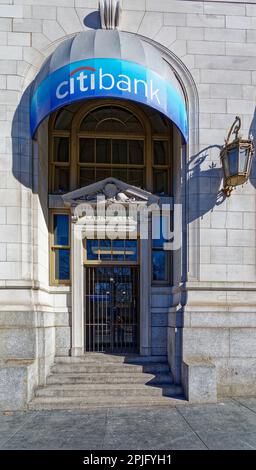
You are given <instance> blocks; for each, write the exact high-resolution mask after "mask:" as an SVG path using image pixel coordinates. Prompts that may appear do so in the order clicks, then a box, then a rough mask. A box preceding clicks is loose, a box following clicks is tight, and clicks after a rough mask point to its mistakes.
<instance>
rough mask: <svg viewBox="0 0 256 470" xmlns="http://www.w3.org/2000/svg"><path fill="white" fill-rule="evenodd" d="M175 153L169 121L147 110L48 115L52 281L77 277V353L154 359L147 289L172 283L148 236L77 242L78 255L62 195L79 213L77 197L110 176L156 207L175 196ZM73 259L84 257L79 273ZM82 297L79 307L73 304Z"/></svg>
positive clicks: (167, 260)
mask: <svg viewBox="0 0 256 470" xmlns="http://www.w3.org/2000/svg"><path fill="white" fill-rule="evenodd" d="M172 153H173V125H172V123H171V122H170V121H169V120H168V119H167V118H165V117H164V116H163V115H161V114H160V113H159V112H157V111H155V110H152V109H150V108H148V107H147V106H142V105H135V104H131V103H129V102H125V101H122V102H120V101H118V100H106V99H105V100H95V101H91V102H89V103H86V104H84V103H77V104H75V105H71V106H68V107H66V108H62V109H61V110H60V111H58V112H56V113H55V114H54V115H52V116H51V119H50V122H49V194H50V196H51V200H52V201H53V200H55V203H54V209H52V210H51V213H50V221H51V223H50V226H51V239H50V240H51V246H50V259H51V263H50V264H51V282H52V283H53V284H56V285H61V284H69V283H70V282H71V277H72V297H73V308H72V315H73V319H74V321H73V323H72V329H73V330H74V332H75V330H77V331H78V330H79V331H80V332H81V327H82V329H83V330H84V332H83V334H82V335H80V336H81V337H80V341H79V344H80V346H79V354H81V348H84V350H85V351H111V352H120V353H127V352H138V351H139V350H140V351H141V352H142V351H144V353H146V354H149V351H150V350H151V345H150V331H149V330H150V327H149V323H150V315H151V312H150V298H149V297H150V289H151V286H159V287H161V286H162V287H163V286H167V285H169V284H170V283H171V277H172V272H171V266H172V264H171V257H170V253H168V252H167V251H165V250H164V249H163V240H162V239H161V238H160V239H159V240H154V243H151V240H150V239H149V238H148V239H147V240H143V241H142V240H139V239H136V240H130V239H129V240H128V239H126V238H125V237H124V238H121V239H120V237H118V239H117V240H113V239H112V240H110V239H108V237H105V238H102V236H100V237H99V236H96V237H95V236H92V237H89V238H88V237H86V239H85V240H83V243H81V242H80V245H79V243H78V244H77V247H78V254H77V255H76V254H75V246H74V243H73V246H72V236H71V234H70V217H71V215H72V209H71V210H66V209H65V208H64V207H63V206H62V207H59V208H58V204H59V203H60V196H63V199H64V201H65V202H66V203H67V202H68V203H69V201H70V200H72V205H73V207H74V198H75V196H77V197H78V200H79V201H81V195H82V193H83V197H85V193H84V191H85V192H86V188H92V189H91V190H90V191H91V192H93V189H94V185H95V184H100V183H101V182H104V181H106V179H108V178H113V179H114V180H115V181H119V183H118V184H119V185H120V183H121V184H125V185H126V186H125V187H124V188H123V191H125V190H126V189H127V187H129V190H130V192H131V191H135V192H136V191H137V192H140V193H138V194H140V195H143V193H145V194H144V200H145V198H146V199H147V198H149V195H150V194H151V196H150V200H153V199H154V198H155V199H154V200H155V201H156V200H159V199H160V200H161V198H164V199H166V198H167V199H168V198H171V195H172V178H173V172H172ZM112 183H113V181H112ZM79 188H80V189H79ZM119 190H120V188H119ZM81 192H82V193H81ZM90 194H91V193H90ZM138 194H136V196H138ZM153 195H154V196H153ZM86 197H87V200H88V195H87V196H86ZM133 199H134V198H133ZM66 205H67V204H66ZM143 245H144V248H143ZM81 247H82V248H81ZM81 249H82V252H81ZM76 256H78V258H79V257H80V258H81V256H82V264H83V269H82V270H81V269H80V270H79V269H78V265H77V261H76V259H75V257H76ZM71 260H72V262H71ZM71 265H72V266H73V274H72V276H71V271H72V269H70V266H71ZM78 272H79V273H80V275H78ZM77 276H79V279H80V280H78V279H77ZM141 279H142V280H143V282H142V283H141V282H140V280H141ZM78 286H80V287H79V288H80V290H81V289H82V291H81V292H80V294H79V293H78ZM79 295H80V302H78V301H77V298H76V299H75V297H77V296H79ZM77 309H78V310H79V311H80V317H79V318H80V323H79V325H80V327H79V328H77V327H76V321H77V318H78V315H76V311H77ZM82 309H83V311H84V317H83V322H82V323H81V310H82ZM82 325H83V326H82ZM141 325H142V326H141ZM142 337H144V340H143V339H142ZM145 340H146V341H145ZM74 342H76V339H74V340H73V343H74ZM82 343H83V346H82V345H81V344H82ZM145 344H146V345H145ZM75 350H77V349H75Z"/></svg>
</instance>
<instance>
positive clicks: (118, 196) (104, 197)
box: [62, 177, 159, 207]
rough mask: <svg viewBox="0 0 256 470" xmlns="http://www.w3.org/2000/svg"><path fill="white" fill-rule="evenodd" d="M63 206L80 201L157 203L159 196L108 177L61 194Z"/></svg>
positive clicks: (76, 203)
mask: <svg viewBox="0 0 256 470" xmlns="http://www.w3.org/2000/svg"><path fill="white" fill-rule="evenodd" d="M62 199H63V202H64V205H65V206H69V207H76V206H77V205H79V204H81V203H88V204H92V205H94V204H96V203H103V204H106V205H109V204H111V203H119V204H123V205H129V204H144V205H151V204H154V203H158V201H159V197H158V196H155V195H153V194H151V193H149V192H148V191H145V190H143V189H140V188H137V187H135V186H131V185H129V184H127V183H124V182H123V181H120V180H118V179H117V178H113V177H109V178H106V179H104V180H102V181H99V182H97V183H93V184H90V185H89V186H85V187H83V188H80V189H76V190H75V191H71V192H70V193H66V194H64V195H63V196H62Z"/></svg>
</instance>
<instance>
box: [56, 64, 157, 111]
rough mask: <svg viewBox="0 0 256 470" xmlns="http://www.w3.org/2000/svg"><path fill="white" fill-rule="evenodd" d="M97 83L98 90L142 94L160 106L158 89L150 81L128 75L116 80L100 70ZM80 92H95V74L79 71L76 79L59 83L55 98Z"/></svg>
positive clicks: (120, 75)
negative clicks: (114, 89)
mask: <svg viewBox="0 0 256 470" xmlns="http://www.w3.org/2000/svg"><path fill="white" fill-rule="evenodd" d="M98 83H99V89H100V90H107V91H109V90H112V89H113V88H117V89H118V90H120V91H125V92H128V93H134V94H135V95H138V94H141V93H142V94H144V95H145V97H146V98H149V99H150V100H152V101H153V100H156V102H157V103H158V104H159V105H160V104H161V103H160V99H159V92H160V90H159V88H155V87H154V84H153V81H152V79H151V80H149V81H148V82H146V81H145V80H139V79H137V78H130V77H129V76H128V75H123V74H119V75H118V76H117V78H115V77H114V75H112V74H111V73H103V70H102V69H101V68H100V69H99V72H98ZM77 87H78V90H80V92H85V93H86V92H87V91H93V90H95V73H90V74H88V73H85V72H84V71H81V72H80V73H78V74H77V75H76V77H73V76H71V77H70V79H69V80H64V81H63V82H61V83H60V84H59V85H58V87H57V89H56V98H58V99H59V100H62V99H64V98H66V97H67V96H68V95H74V94H75V93H76V89H77Z"/></svg>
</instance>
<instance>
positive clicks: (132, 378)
mask: <svg viewBox="0 0 256 470" xmlns="http://www.w3.org/2000/svg"><path fill="white" fill-rule="evenodd" d="M172 382H173V381H172V377H171V375H170V374H168V373H165V374H161V373H158V374H143V373H141V372H136V373H133V374H132V373H126V372H123V373H122V374H117V373H112V374H111V373H104V372H101V373H91V374H85V373H72V374H68V373H65V374H56V373H55V374H51V375H49V376H48V377H47V384H49V385H50V384H56V385H57V384H89V383H98V384H104V383H106V384H111V383H119V384H127V383H142V384H146V383H150V384H172Z"/></svg>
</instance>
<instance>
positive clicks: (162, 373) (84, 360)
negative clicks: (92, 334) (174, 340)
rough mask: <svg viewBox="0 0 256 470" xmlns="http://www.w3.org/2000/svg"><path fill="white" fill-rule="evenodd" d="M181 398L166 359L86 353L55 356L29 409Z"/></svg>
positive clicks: (153, 402)
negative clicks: (45, 380) (75, 355)
mask: <svg viewBox="0 0 256 470" xmlns="http://www.w3.org/2000/svg"><path fill="white" fill-rule="evenodd" d="M182 400H184V399H183V395H182V388H181V387H180V386H178V385H175V384H174V382H173V378H172V375H171V372H170V369H169V366H168V363H167V361H166V358H158V357H157V356H152V357H141V356H130V355H129V356H123V355H122V356H121V355H113V354H112V355H110V354H103V353H87V354H86V355H85V356H83V357H56V358H55V363H54V364H53V366H52V367H51V371H50V374H49V376H48V377H47V383H46V385H45V386H43V387H39V388H37V389H36V391H35V396H34V398H33V399H32V400H31V401H30V403H29V409H30V410H52V409H76V408H106V407H123V406H153V405H156V406H158V405H176V404H177V403H180V402H181V401H182Z"/></svg>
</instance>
